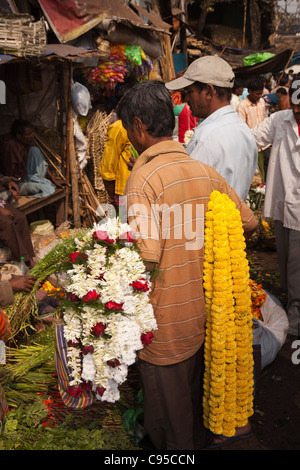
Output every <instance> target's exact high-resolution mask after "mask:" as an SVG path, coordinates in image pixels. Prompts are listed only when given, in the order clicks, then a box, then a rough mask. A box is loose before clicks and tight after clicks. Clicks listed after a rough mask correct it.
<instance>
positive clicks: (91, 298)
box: [82, 289, 101, 302]
mask: <svg viewBox="0 0 300 470" xmlns="http://www.w3.org/2000/svg"><path fill="white" fill-rule="evenodd" d="M100 297H101V295H100V294H97V292H96V291H95V289H94V290H90V291H89V292H88V293H87V294H86V295H84V296H83V297H82V300H83V302H95V301H96V300H98V299H99V298H100Z"/></svg>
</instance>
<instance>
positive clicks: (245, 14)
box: [242, 0, 247, 49]
mask: <svg viewBox="0 0 300 470" xmlns="http://www.w3.org/2000/svg"><path fill="white" fill-rule="evenodd" d="M246 21H247V0H244V24H243V40H242V49H244V47H245V41H246Z"/></svg>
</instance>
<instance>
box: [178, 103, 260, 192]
mask: <svg viewBox="0 0 300 470" xmlns="http://www.w3.org/2000/svg"><path fill="white" fill-rule="evenodd" d="M186 150H187V152H188V154H189V155H190V156H191V157H192V158H194V159H195V160H199V161H201V162H203V163H206V164H207V165H210V166H212V167H213V168H214V169H215V170H217V172H218V173H220V175H221V176H223V178H225V180H226V181H227V182H228V183H229V184H230V186H232V187H233V189H234V190H235V191H236V192H237V194H238V195H239V196H240V197H241V198H242V199H243V200H244V201H245V200H246V199H247V196H248V192H249V189H250V185H251V181H252V178H253V175H254V173H255V170H256V166H257V158H258V153H257V148H256V145H255V140H254V139H253V136H252V134H251V131H250V129H249V128H248V126H247V125H246V124H245V122H243V120H242V119H240V117H239V116H238V114H237V113H236V112H235V111H234V110H233V108H232V106H230V105H228V106H224V107H223V108H220V109H218V110H217V111H215V112H214V113H212V114H211V115H210V116H208V117H207V118H206V119H204V121H203V122H201V124H200V125H199V126H198V127H196V129H195V131H194V134H193V136H192V138H191V140H190V142H189V144H188V146H187V149H186Z"/></svg>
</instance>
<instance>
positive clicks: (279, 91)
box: [276, 87, 288, 95]
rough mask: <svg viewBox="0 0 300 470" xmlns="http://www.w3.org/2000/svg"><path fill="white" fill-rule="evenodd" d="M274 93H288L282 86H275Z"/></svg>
mask: <svg viewBox="0 0 300 470" xmlns="http://www.w3.org/2000/svg"><path fill="white" fill-rule="evenodd" d="M276 93H277V94H278V93H279V94H280V95H287V94H288V93H287V91H286V89H285V88H283V87H280V88H277V90H276Z"/></svg>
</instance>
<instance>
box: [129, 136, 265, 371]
mask: <svg viewBox="0 0 300 470" xmlns="http://www.w3.org/2000/svg"><path fill="white" fill-rule="evenodd" d="M213 190H218V191H220V192H225V193H227V194H228V195H229V197H230V198H231V199H232V200H233V201H234V202H235V203H236V205H237V207H238V208H239V210H240V212H241V216H242V220H243V222H244V228H245V229H246V230H247V229H249V230H252V229H253V228H254V227H255V226H256V225H257V222H256V219H255V217H254V215H253V213H252V211H251V210H250V209H249V208H248V207H247V206H246V204H245V203H244V202H243V201H242V200H241V199H240V198H239V197H238V196H237V194H236V193H235V192H234V191H233V189H232V188H231V187H230V186H229V185H228V184H227V183H226V181H225V180H224V179H223V178H222V177H221V176H220V175H219V174H218V173H217V172H216V171H215V170H214V169H213V168H211V167H209V166H207V165H205V164H202V163H200V162H199V161H196V160H195V159H192V158H190V157H189V155H188V154H187V153H186V151H185V150H184V148H183V146H182V145H181V144H180V143H178V142H175V141H170V140H167V141H163V142H160V143H158V144H155V145H153V146H152V147H150V148H148V149H147V150H146V151H145V152H144V153H143V154H142V155H140V157H139V158H138V160H137V162H136V164H135V166H134V168H133V171H132V174H131V176H130V178H129V180H128V184H127V188H126V194H127V210H128V217H129V221H130V223H131V226H132V229H133V230H135V231H136V232H137V234H138V235H140V239H139V242H138V243H139V248H140V250H141V254H142V257H143V259H144V260H146V261H149V262H155V263H158V268H159V272H158V275H157V276H156V278H155V280H154V282H153V286H152V287H153V290H152V292H151V303H152V305H153V308H154V313H155V317H156V320H157V324H158V330H155V331H154V332H153V333H154V340H153V341H152V343H151V344H149V345H147V346H146V347H145V348H144V349H143V350H142V351H140V353H139V358H140V359H143V360H144V361H147V362H150V363H152V364H156V365H169V364H175V363H178V362H181V361H184V360H186V359H188V358H189V357H191V356H192V355H193V354H195V353H196V352H197V350H198V349H199V348H200V347H201V345H202V344H203V342H204V333H205V322H206V312H205V301H204V293H203V287H202V276H203V253H204V250H203V244H204V217H205V212H206V210H207V204H208V201H209V197H210V193H211V192H212V191H213Z"/></svg>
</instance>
